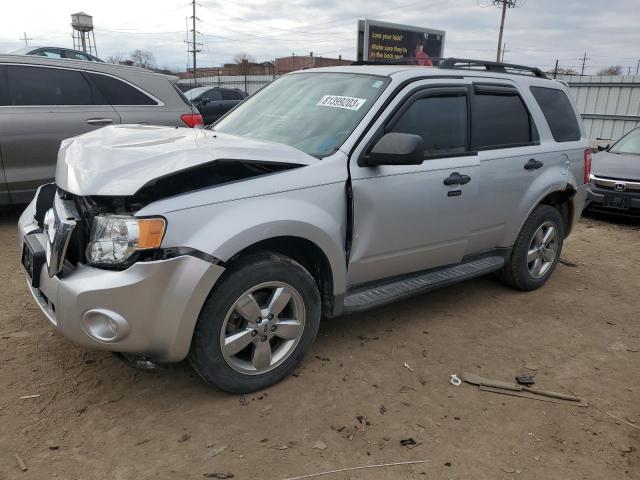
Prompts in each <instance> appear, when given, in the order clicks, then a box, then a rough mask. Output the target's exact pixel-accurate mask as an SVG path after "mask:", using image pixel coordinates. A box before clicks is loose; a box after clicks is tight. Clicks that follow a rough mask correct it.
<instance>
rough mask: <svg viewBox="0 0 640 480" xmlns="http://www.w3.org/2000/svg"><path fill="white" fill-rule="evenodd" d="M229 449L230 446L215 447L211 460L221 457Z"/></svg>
mask: <svg viewBox="0 0 640 480" xmlns="http://www.w3.org/2000/svg"><path fill="white" fill-rule="evenodd" d="M227 448H229V445H220V446H219V447H215V448H213V447H211V454H210V455H209V458H213V457H216V456H218V455H220V454H221V453H222V452H224V451H225V450H226V449H227Z"/></svg>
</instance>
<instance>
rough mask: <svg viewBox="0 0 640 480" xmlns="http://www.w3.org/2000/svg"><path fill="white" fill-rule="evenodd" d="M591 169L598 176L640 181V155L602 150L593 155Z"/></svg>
mask: <svg viewBox="0 0 640 480" xmlns="http://www.w3.org/2000/svg"><path fill="white" fill-rule="evenodd" d="M591 171H592V172H593V174H594V175H595V176H597V177H610V178H619V179H625V180H637V181H640V155H633V154H624V153H611V152H600V153H597V154H595V155H594V156H593V164H592V165H591Z"/></svg>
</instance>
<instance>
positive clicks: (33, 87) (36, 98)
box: [7, 65, 92, 106]
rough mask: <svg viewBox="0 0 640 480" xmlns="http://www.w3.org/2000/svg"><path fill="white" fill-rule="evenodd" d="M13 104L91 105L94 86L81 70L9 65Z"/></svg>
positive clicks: (11, 101) (11, 102)
mask: <svg viewBox="0 0 640 480" xmlns="http://www.w3.org/2000/svg"><path fill="white" fill-rule="evenodd" d="M7 79H8V82H9V102H8V104H9V105H16V106H17V105H91V103H92V102H91V87H90V86H89V83H88V82H87V81H86V80H85V78H84V77H83V76H82V73H81V72H79V71H77V70H67V69H61V68H45V67H30V66H18V65H7Z"/></svg>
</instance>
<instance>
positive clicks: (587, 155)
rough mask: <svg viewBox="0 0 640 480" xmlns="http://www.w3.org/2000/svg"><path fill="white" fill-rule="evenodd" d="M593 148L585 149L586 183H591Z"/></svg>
mask: <svg viewBox="0 0 640 480" xmlns="http://www.w3.org/2000/svg"><path fill="white" fill-rule="evenodd" d="M591 155H592V153H591V149H590V148H587V149H586V150H585V151H584V183H589V176H590V175H591Z"/></svg>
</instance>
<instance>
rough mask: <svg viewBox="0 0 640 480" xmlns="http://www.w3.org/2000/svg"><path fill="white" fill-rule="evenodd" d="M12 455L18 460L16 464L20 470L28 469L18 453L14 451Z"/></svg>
mask: <svg viewBox="0 0 640 480" xmlns="http://www.w3.org/2000/svg"><path fill="white" fill-rule="evenodd" d="M14 456H15V457H16V460H17V462H18V466H19V467H20V470H22V471H23V472H26V471H27V470H29V469H28V468H27V464H26V463H24V460H23V459H22V457H21V456H20V455H18V454H17V453H14Z"/></svg>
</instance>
